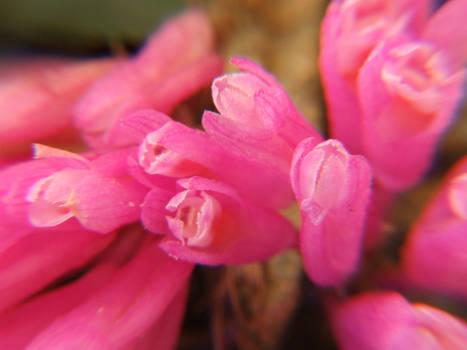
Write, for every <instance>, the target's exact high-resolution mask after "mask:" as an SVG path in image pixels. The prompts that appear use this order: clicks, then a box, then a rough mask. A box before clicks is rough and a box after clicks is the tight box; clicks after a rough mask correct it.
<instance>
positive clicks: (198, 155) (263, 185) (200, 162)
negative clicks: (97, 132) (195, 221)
mask: <svg viewBox="0 0 467 350" xmlns="http://www.w3.org/2000/svg"><path fill="white" fill-rule="evenodd" d="M139 163H140V164H141V166H142V167H143V168H144V169H145V170H146V172H148V173H149V174H159V175H167V176H175V177H187V176H193V175H197V176H205V177H215V178H217V179H219V180H221V181H225V182H227V183H230V184H232V185H234V186H236V187H237V188H238V189H239V191H240V192H241V194H242V195H243V196H245V197H248V198H249V199H251V200H253V201H255V202H257V203H261V204H263V205H266V206H271V207H275V208H277V207H284V206H287V205H289V204H290V203H291V202H292V198H293V197H292V193H291V190H290V186H289V184H288V179H287V177H286V176H285V174H283V173H282V172H280V171H278V169H275V168H274V167H272V166H270V165H268V164H264V163H262V162H261V163H260V162H255V161H252V160H251V159H249V158H248V157H246V156H244V155H239V154H235V153H233V152H231V151H230V150H228V149H225V148H223V147H221V146H220V145H219V144H218V143H216V142H214V141H213V140H212V139H211V138H210V137H209V136H208V135H206V134H205V133H203V132H201V131H199V130H196V129H191V128H189V127H187V126H185V125H183V124H181V123H178V122H174V121H170V122H167V123H166V124H165V125H164V126H162V127H160V128H159V129H158V130H156V131H154V132H152V133H150V134H148V135H147V136H146V138H145V139H144V141H143V143H142V144H141V146H140V150H139Z"/></svg>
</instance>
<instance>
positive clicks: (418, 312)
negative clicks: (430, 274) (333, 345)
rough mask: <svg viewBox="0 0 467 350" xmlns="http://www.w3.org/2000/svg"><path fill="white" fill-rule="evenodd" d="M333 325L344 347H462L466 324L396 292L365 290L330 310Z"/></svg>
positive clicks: (453, 349)
mask: <svg viewBox="0 0 467 350" xmlns="http://www.w3.org/2000/svg"><path fill="white" fill-rule="evenodd" d="M331 323H332V328H333V330H334V334H335V336H336V338H337V341H338V344H339V346H340V348H342V349H344V350H354V349H355V350H357V349H358V350H388V349H400V350H412V349H440V350H441V349H446V350H448V349H449V350H461V349H464V348H465V344H466V343H467V324H466V323H465V322H463V321H461V320H458V319H456V318H455V317H453V316H451V315H449V314H447V313H445V312H443V311H441V310H438V309H435V308H432V307H429V306H427V305H424V304H410V303H408V302H407V301H406V300H405V299H404V298H403V297H402V296H401V295H399V294H397V293H395V292H379V293H376V292H374V293H367V294H363V295H359V296H357V297H354V298H351V299H349V300H347V301H345V302H343V303H341V304H339V305H337V306H335V307H334V308H333V310H332V317H331Z"/></svg>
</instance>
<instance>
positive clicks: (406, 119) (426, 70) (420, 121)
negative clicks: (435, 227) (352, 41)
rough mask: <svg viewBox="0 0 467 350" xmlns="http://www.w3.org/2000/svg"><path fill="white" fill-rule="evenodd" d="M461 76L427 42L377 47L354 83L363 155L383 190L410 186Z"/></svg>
mask: <svg viewBox="0 0 467 350" xmlns="http://www.w3.org/2000/svg"><path fill="white" fill-rule="evenodd" d="M464 75H465V74H464V72H463V71H456V70H455V69H454V67H452V66H451V65H449V63H448V61H447V60H446V57H445V54H444V53H443V52H441V51H437V48H436V47H435V46H433V45H432V44H430V43H425V42H414V41H411V40H410V39H409V38H408V37H403V36H397V37H394V38H391V40H388V41H386V42H385V43H384V44H383V45H381V46H380V47H379V48H377V49H376V50H375V51H374V52H373V55H372V56H371V58H370V59H369V60H368V61H367V62H366V64H365V65H364V66H363V67H362V69H361V72H360V76H359V79H358V88H359V95H360V101H361V105H362V110H363V126H364V127H363V143H364V148H365V149H364V155H365V156H366V157H367V158H368V160H369V161H370V162H371V164H372V166H373V169H374V174H375V178H377V179H378V181H380V182H381V183H382V184H383V185H384V186H386V187H387V188H388V189H391V190H396V191H400V190H403V189H406V188H408V187H410V186H413V185H414V184H415V183H416V182H417V181H419V180H420V178H421V177H422V176H423V174H424V173H425V172H426V171H427V169H428V168H429V166H430V165H431V162H432V157H433V152H434V147H435V145H436V143H437V142H438V140H439V138H440V135H441V133H442V132H443V131H444V130H445V129H446V127H447V126H448V124H449V122H450V121H451V120H452V118H453V116H454V111H455V108H456V106H457V104H458V102H459V99H460V97H461V94H462V84H463V78H464Z"/></svg>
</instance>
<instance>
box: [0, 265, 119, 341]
mask: <svg viewBox="0 0 467 350" xmlns="http://www.w3.org/2000/svg"><path fill="white" fill-rule="evenodd" d="M114 270H115V267H113V266H111V265H109V264H108V265H103V266H100V267H98V268H96V269H94V270H92V271H91V272H89V273H87V274H86V275H85V276H84V277H82V278H80V279H79V280H78V281H76V282H74V283H71V284H68V285H66V286H64V287H61V288H59V289H56V290H53V291H51V292H48V293H45V294H41V295H39V296H37V297H35V298H33V299H30V300H29V301H27V302H25V303H24V304H20V305H18V306H17V307H14V308H12V309H10V310H8V311H6V312H4V313H2V314H1V315H0V347H1V348H2V349H9V350H20V349H24V348H25V346H26V345H27V344H28V343H29V342H30V341H31V340H32V339H33V338H34V337H35V336H36V335H37V334H38V333H39V332H41V331H42V330H43V329H45V328H46V327H48V325H49V324H51V323H52V322H53V321H54V320H55V319H56V318H57V317H59V316H61V315H63V314H66V313H68V312H69V311H71V310H72V309H73V308H75V307H77V306H78V305H79V304H80V303H82V302H83V301H85V300H86V299H87V298H89V297H90V296H91V295H92V294H94V293H95V292H96V291H97V290H98V289H99V288H101V287H102V286H103V285H105V284H106V283H107V282H108V281H109V280H110V278H111V277H112V275H113V273H114V272H115V271H114ZM31 315H34V317H31Z"/></svg>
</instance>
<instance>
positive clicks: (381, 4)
mask: <svg viewBox="0 0 467 350" xmlns="http://www.w3.org/2000/svg"><path fill="white" fill-rule="evenodd" d="M428 11H429V1H426V0H415V1H413V0H396V1H391V0H370V1H365V0H334V1H332V2H331V4H330V5H329V7H328V9H327V12H326V16H325V18H324V20H323V23H322V28H321V50H320V59H319V64H320V69H321V75H322V79H323V85H324V90H325V95H326V102H327V104H328V108H329V121H330V131H331V136H332V137H333V138H336V139H338V140H341V141H342V142H343V143H344V144H345V146H346V147H347V149H348V150H349V151H350V152H351V153H354V154H362V153H363V152H364V148H363V145H362V144H361V142H362V130H361V113H362V111H361V107H360V103H359V98H358V92H357V90H356V79H357V77H358V75H359V71H360V68H361V67H362V66H363V65H364V63H365V61H366V60H367V58H368V57H369V55H370V53H371V52H372V51H373V49H374V48H375V47H377V46H378V45H379V44H380V43H381V42H382V41H383V40H384V39H385V38H386V37H388V36H390V35H392V34H393V33H397V32H399V31H403V30H410V31H414V32H417V33H418V32H420V31H421V28H422V27H423V25H424V23H425V22H426V17H427V15H428Z"/></svg>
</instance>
